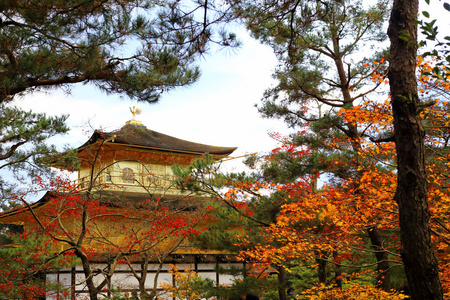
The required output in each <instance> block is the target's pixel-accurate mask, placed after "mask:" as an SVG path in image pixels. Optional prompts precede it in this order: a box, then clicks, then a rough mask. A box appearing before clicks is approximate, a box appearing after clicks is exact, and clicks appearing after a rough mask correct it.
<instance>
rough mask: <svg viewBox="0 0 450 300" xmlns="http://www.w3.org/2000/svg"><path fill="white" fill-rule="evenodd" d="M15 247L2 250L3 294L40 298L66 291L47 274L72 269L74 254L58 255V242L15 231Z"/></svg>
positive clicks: (0, 279) (0, 290)
mask: <svg viewBox="0 0 450 300" xmlns="http://www.w3.org/2000/svg"><path fill="white" fill-rule="evenodd" d="M11 240H12V241H13V243H14V244H15V247H13V248H3V249H0V297H1V298H7V299H14V298H16V299H25V298H27V299H37V298H38V297H42V296H43V295H45V294H46V293H48V294H49V295H50V294H51V293H53V292H59V293H62V294H64V293H65V291H64V289H63V288H62V287H61V285H60V284H59V283H58V282H46V281H45V273H46V272H47V271H50V270H54V269H60V268H70V267H71V266H73V264H74V261H73V259H72V256H71V255H68V253H66V255H61V256H54V255H53V253H55V252H56V251H55V250H56V247H57V245H55V244H53V242H51V241H50V240H49V239H47V238H44V237H42V236H41V235H39V234H29V233H22V234H14V235H11Z"/></svg>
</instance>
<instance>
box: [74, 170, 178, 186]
mask: <svg viewBox="0 0 450 300" xmlns="http://www.w3.org/2000/svg"><path fill="white" fill-rule="evenodd" d="M175 178H176V176H174V175H169V174H149V173H134V174H133V175H131V174H124V173H123V172H121V171H114V172H103V173H102V174H99V175H98V176H94V177H93V179H94V182H93V184H92V188H93V189H96V188H99V187H102V188H108V187H124V188H139V187H141V188H142V187H145V188H147V189H148V188H151V189H155V188H159V189H176V187H175V186H174V183H173V181H174V180H175ZM90 181H91V176H85V177H81V178H78V179H77V180H75V181H74V182H73V184H74V185H75V186H76V187H78V189H80V190H85V189H88V188H89V185H90Z"/></svg>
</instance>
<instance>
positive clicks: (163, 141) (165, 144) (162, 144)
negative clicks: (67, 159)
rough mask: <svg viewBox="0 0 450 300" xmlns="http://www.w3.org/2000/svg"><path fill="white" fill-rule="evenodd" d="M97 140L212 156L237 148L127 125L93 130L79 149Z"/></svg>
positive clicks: (227, 153) (226, 153) (225, 153)
mask: <svg viewBox="0 0 450 300" xmlns="http://www.w3.org/2000/svg"><path fill="white" fill-rule="evenodd" d="M99 140H108V142H110V143H114V144H122V145H128V146H132V147H133V146H135V147H143V148H148V149H153V150H166V151H172V152H188V153H199V154H203V153H209V154H212V155H230V154H231V153H232V152H233V151H234V150H236V149H237V147H220V146H211V145H205V144H199V143H194V142H190V141H186V140H182V139H179V138H176V137H172V136H170V135H166V134H163V133H160V132H157V131H153V130H150V129H147V128H146V127H145V126H140V125H135V124H127V125H125V126H123V127H122V128H120V129H119V130H116V131H112V132H102V131H101V130H95V132H94V133H93V134H92V136H91V138H90V139H89V140H88V141H87V142H86V143H85V144H84V145H82V146H81V147H79V149H80V148H84V147H87V146H89V145H92V144H94V143H96V142H97V141H99Z"/></svg>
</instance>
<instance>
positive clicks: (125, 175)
mask: <svg viewBox="0 0 450 300" xmlns="http://www.w3.org/2000/svg"><path fill="white" fill-rule="evenodd" d="M122 182H123V183H134V173H133V170H131V169H130V168H123V169H122Z"/></svg>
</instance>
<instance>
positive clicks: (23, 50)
mask: <svg viewBox="0 0 450 300" xmlns="http://www.w3.org/2000/svg"><path fill="white" fill-rule="evenodd" d="M185 4H186V3H185V2H183V3H180V2H179V1H155V0H138V1H134V0H125V1H116V0H108V1H100V2H99V1H95V0H87V1H86V0H71V1H66V0H52V1H48V0H38V1H31V2H30V1H24V0H18V1H1V2H0V11H1V12H2V14H1V17H0V102H5V101H10V100H11V99H12V98H13V97H14V96H15V95H17V94H23V93H30V92H32V91H33V90H35V89H37V88H49V87H52V86H53V87H62V88H69V85H70V84H74V83H80V82H84V83H93V84H95V85H96V86H97V87H99V88H100V89H102V90H103V91H105V92H107V93H118V94H122V95H126V96H128V97H130V98H133V99H136V100H141V101H148V102H154V101H157V100H158V97H159V94H160V93H161V92H163V91H167V90H170V89H172V88H175V87H177V86H182V85H188V84H191V83H193V82H194V81H195V80H196V79H197V78H198V76H199V70H198V68H197V67H195V66H194V65H193V64H194V63H195V59H196V58H197V57H198V56H199V55H201V54H203V53H205V52H206V51H207V49H208V43H209V42H216V43H218V44H221V45H228V46H231V45H235V44H236V43H235V37H234V35H232V34H225V33H224V34H221V35H220V36H214V35H213V30H212V27H213V25H214V23H215V20H214V18H215V14H216V13H217V14H220V12H219V11H218V10H217V9H216V8H215V7H214V5H212V4H208V10H207V11H208V17H206V11H205V16H204V17H203V18H201V19H200V21H197V20H196V18H195V16H196V14H195V13H194V12H196V11H198V10H200V9H205V10H206V4H205V5H204V4H202V3H197V4H196V3H195V1H194V2H193V3H192V4H191V5H187V6H185ZM210 17H211V18H212V19H213V20H210V19H209V18H210Z"/></svg>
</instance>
